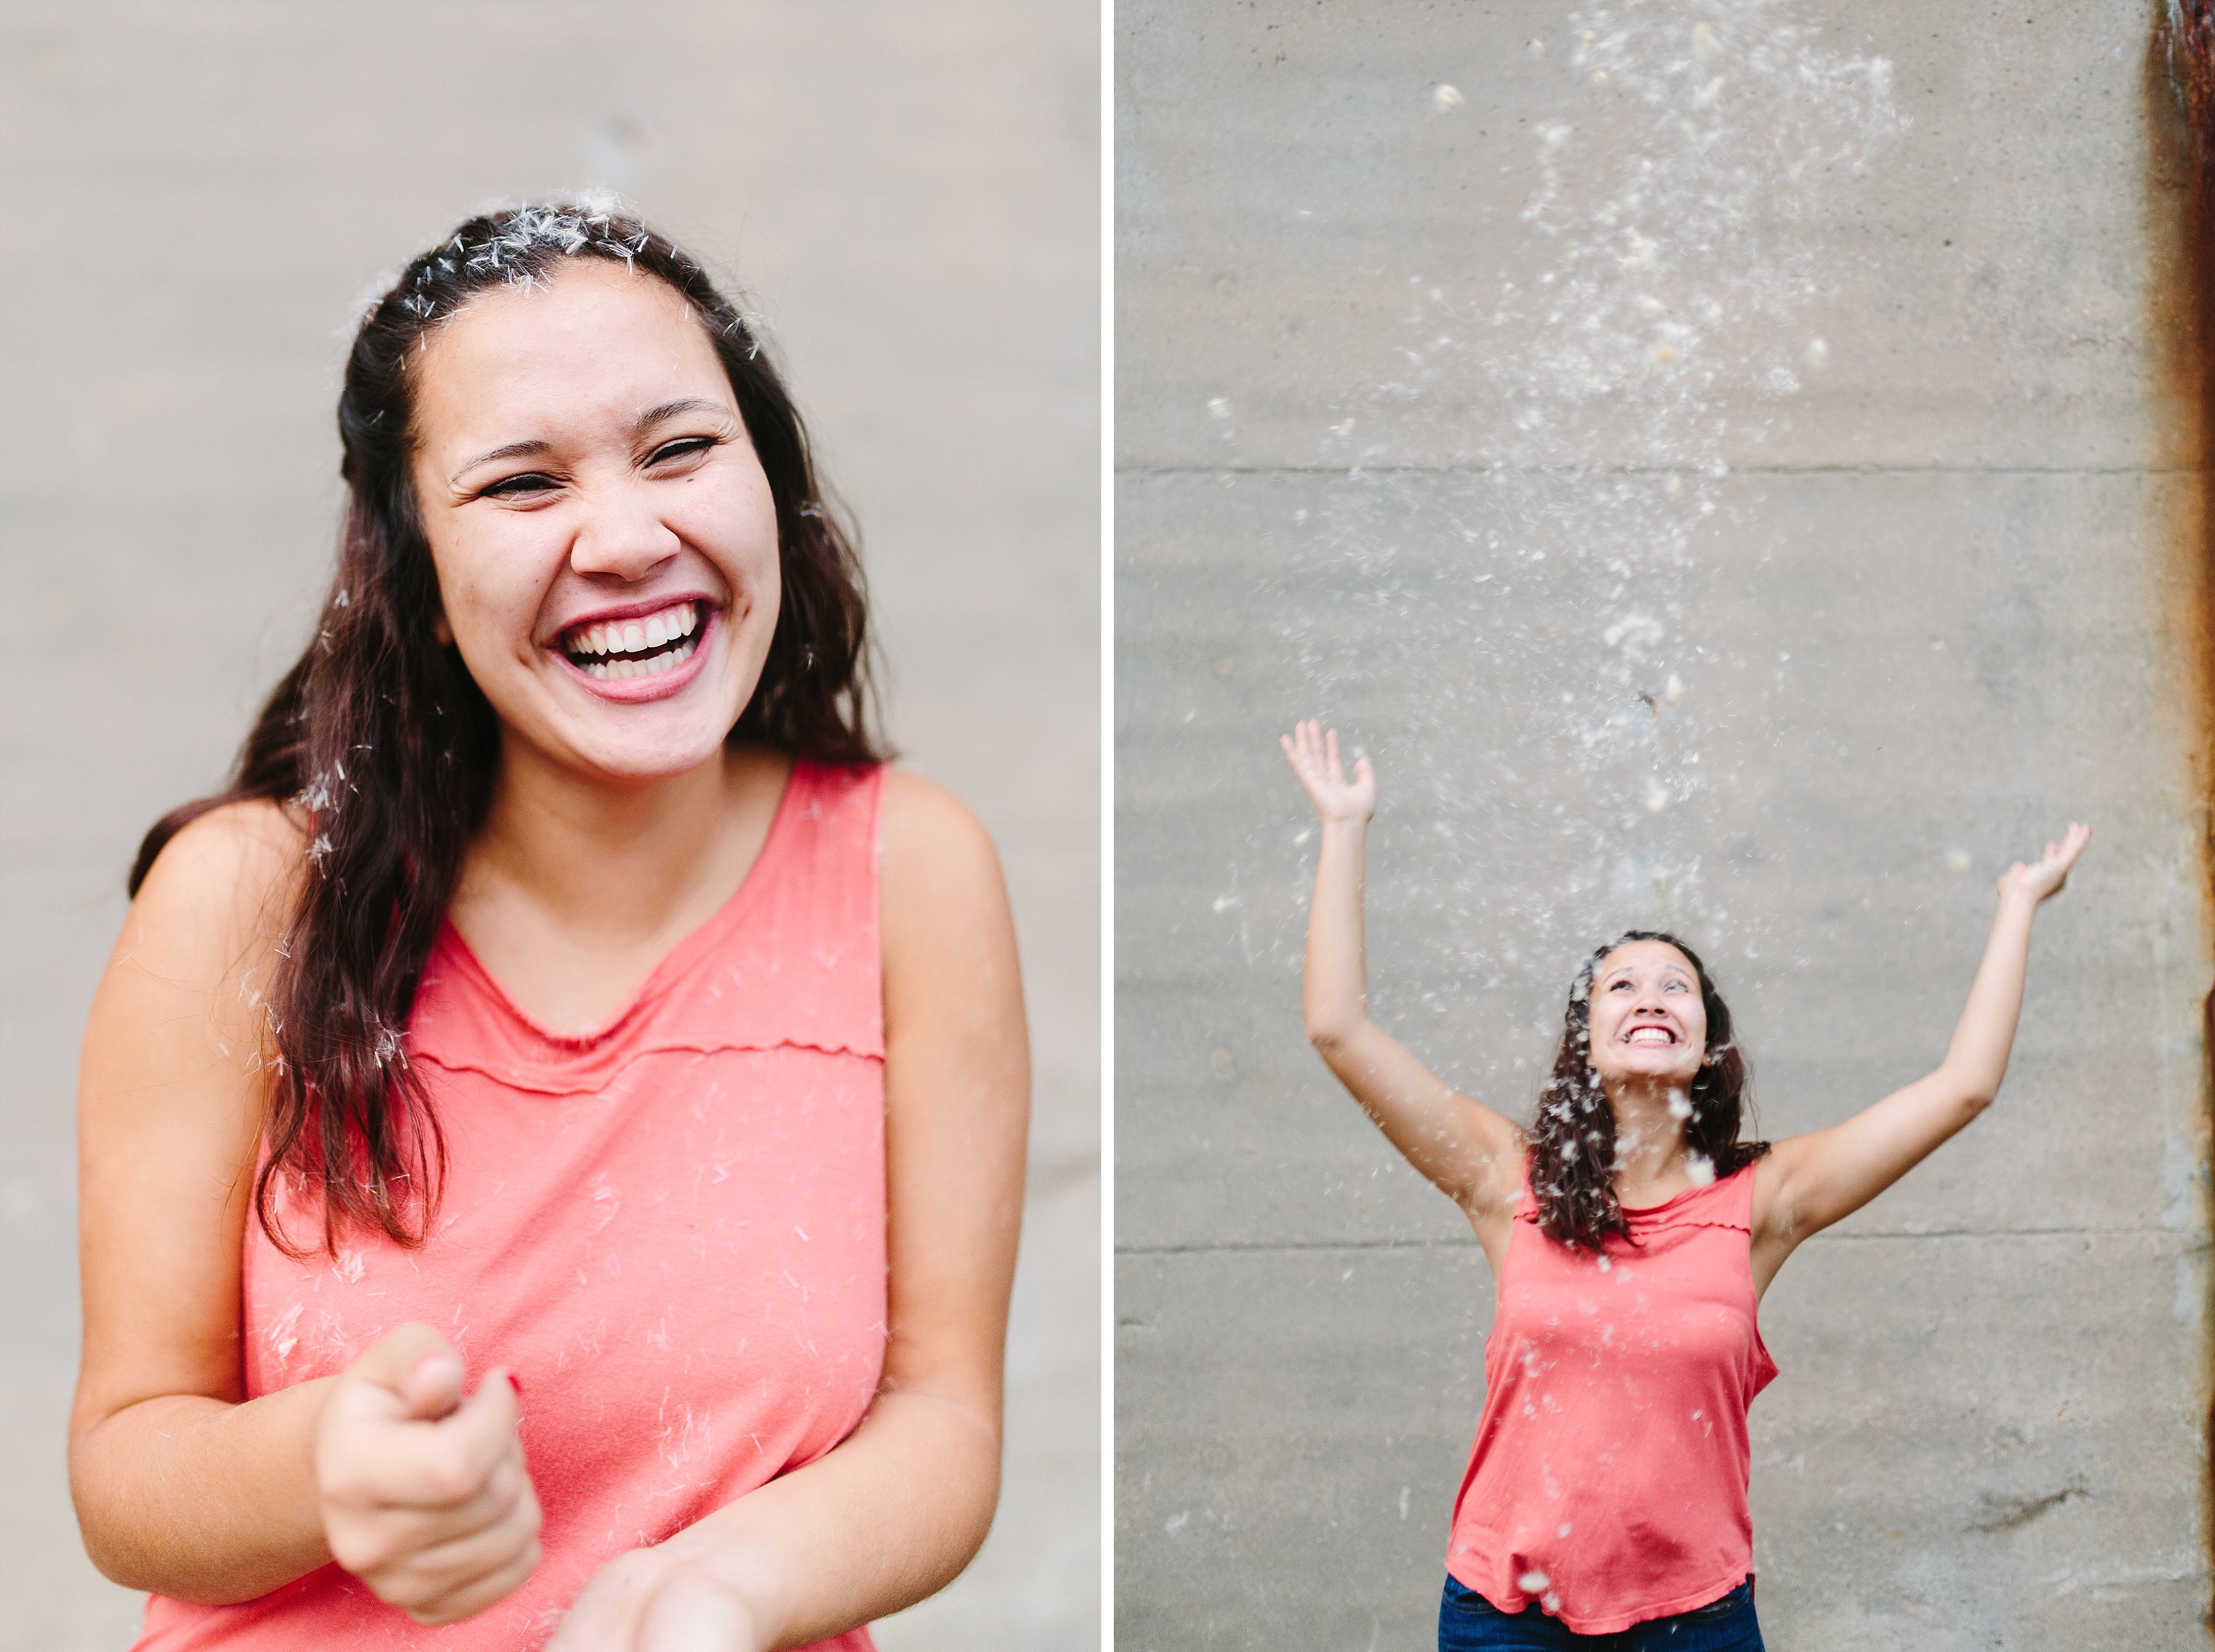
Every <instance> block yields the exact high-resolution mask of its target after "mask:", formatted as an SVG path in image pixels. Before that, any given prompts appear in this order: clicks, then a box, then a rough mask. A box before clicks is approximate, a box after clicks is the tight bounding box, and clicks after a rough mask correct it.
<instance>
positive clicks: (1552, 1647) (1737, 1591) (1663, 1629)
mask: <svg viewBox="0 0 2215 1652" xmlns="http://www.w3.org/2000/svg"><path fill="white" fill-rule="evenodd" d="M1580 1646H1581V1647H1586V1648H1590V1649H1592V1652H1763V1649H1762V1644H1761V1625H1760V1624H1758V1622H1756V1621H1755V1619H1754V1615H1753V1580H1752V1578H1750V1577H1749V1578H1748V1579H1746V1582H1743V1583H1740V1584H1739V1586H1738V1587H1737V1588H1734V1589H1733V1590H1732V1591H1731V1592H1730V1593H1729V1594H1726V1595H1725V1596H1723V1598H1722V1599H1721V1600H1715V1601H1710V1602H1709V1604H1708V1605H1706V1606H1695V1607H1694V1608H1693V1609H1692V1610H1691V1611H1690V1612H1678V1613H1677V1614H1676V1615H1675V1616H1674V1617H1672V1618H1649V1619H1648V1620H1647V1622H1645V1623H1642V1624H1632V1625H1631V1626H1630V1627H1629V1628H1628V1629H1626V1630H1623V1631H1618V1632H1617V1633H1616V1634H1613V1635H1574V1634H1572V1633H1570V1632H1569V1631H1568V1630H1566V1629H1564V1628H1562V1624H1561V1620H1560V1619H1558V1618H1549V1617H1548V1616H1546V1614H1545V1613H1544V1612H1543V1611H1541V1610H1540V1609H1539V1608H1538V1606H1537V1605H1536V1604H1533V1605H1531V1606H1525V1607H1524V1608H1523V1610H1522V1611H1520V1612H1502V1611H1500V1608H1499V1607H1498V1606H1494V1605H1493V1604H1492V1602H1491V1601H1489V1600H1486V1599H1485V1598H1484V1597H1483V1596H1482V1595H1481V1594H1478V1593H1477V1592H1476V1590H1475V1589H1469V1588H1463V1587H1462V1586H1461V1584H1460V1583H1458V1582H1456V1581H1455V1580H1454V1579H1452V1578H1451V1577H1449V1578H1447V1579H1446V1592H1445V1599H1444V1600H1441V1601H1440V1602H1439V1652H1495V1649H1497V1652H1575V1649H1576V1648H1578V1647H1580Z"/></svg>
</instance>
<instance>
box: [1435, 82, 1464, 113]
mask: <svg viewBox="0 0 2215 1652" xmlns="http://www.w3.org/2000/svg"><path fill="white" fill-rule="evenodd" d="M1460 104H1461V89H1460V88H1459V87H1457V86H1449V85H1447V84H1446V83H1445V82H1444V81H1440V82H1439V83H1438V84H1437V85H1436V86H1433V88H1431V107H1432V108H1433V109H1435V110H1437V111H1438V112H1439V113H1440V114H1444V113H1445V112H1446V111H1447V110H1449V109H1452V108H1457V107H1460Z"/></svg>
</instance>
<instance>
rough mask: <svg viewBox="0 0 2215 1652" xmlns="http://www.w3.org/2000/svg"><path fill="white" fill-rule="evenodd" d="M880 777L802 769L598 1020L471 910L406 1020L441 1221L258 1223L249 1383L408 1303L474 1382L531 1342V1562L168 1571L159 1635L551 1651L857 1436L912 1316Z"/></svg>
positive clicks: (151, 1639)
mask: <svg viewBox="0 0 2215 1652" xmlns="http://www.w3.org/2000/svg"><path fill="white" fill-rule="evenodd" d="M882 780H883V771H882V770H881V769H880V768H823V767H820V766H818V765H815V764H813V763H809V762H800V763H798V764H796V765H795V768H794V769H793V772H792V778H791V780H790V781H789V782H788V785H787V786H786V788H785V792H784V796H783V798H782V799H781V800H780V802H779V803H778V805H777V809H776V816H775V818H774V820H773V822H772V823H771V825H770V832H769V835H768V837H767V839H766V841H764V844H763V846H762V849H761V853H760V854H759V856H758V859H757V860H756V862H755V865H754V866H753V867H752V870H751V871H750V872H748V874H747V876H746V878H745V882H744V883H743V884H741V885H740V886H739V890H738V892H737V893H736V894H734V895H733V896H732V897H731V899H730V901H729V902H728V903H727V904H726V905H725V906H724V907H723V909H721V911H720V912H719V913H717V914H716V915H715V917H714V918H712V919H710V920H709V921H708V923H707V924H705V925H704V926H703V927H701V928H700V929H698V930H696V931H695V932H694V933H692V934H691V935H690V936H688V937H686V939H684V940H683V941H682V942H680V943H679V944H678V945H677V947H676V948H675V950H674V951H672V952H671V953H670V954H669V956H668V957H667V958H665V959H664V960H663V961H662V963H661V964H660V966H659V967H657V968H656V969H655V970H654V971H653V974H652V976H649V977H648V978H647V982H646V984H645V985H644V986H643V987H641V988H640V989H639V992H638V994H637V995H636V997H635V998H634V999H633V1000H632V1001H631V1002H630V1004H629V1006H626V1007H625V1008H624V1009H623V1011H622V1012H621V1013H619V1014H618V1015H617V1017H616V1019H614V1020H612V1021H611V1022H610V1023H609V1024H608V1025H606V1026H604V1027H603V1028H601V1029H600V1030H599V1031H597V1032H593V1033H591V1034H588V1035H586V1036H584V1037H568V1036H565V1035H561V1034H557V1033H554V1032H550V1031H547V1030H546V1029H545V1028H543V1027H542V1026H540V1025H537V1023H535V1022H534V1021H533V1020H532V1019H531V1017H530V1016H528V1015H527V1014H525V1013H524V1012H523V1011H522V1010H521V1009H519V1008H518V1007H517V1006H516V1005H515V1004H514V1003H513V1002H512V1000H510V999H509V998H508V997H507V995H506V993H504V992H503V991H502V990H501V989H500V985H499V983H498V982H494V980H493V979H492V977H491V976H489V975H488V974H487V973H486V972H485V970H484V969H483V967H482V965H481V964H479V963H478V962H477V960H476V958H475V957H474V956H473V955H472V954H471V953H470V951H469V948H468V946H467V945H464V944H463V941H462V939H461V937H460V936H459V935H458V934H457V933H455V931H454V930H453V928H452V927H451V925H450V926H448V927H446V928H445V931H444V932H443V933H441V935H440V937H439V940H438V941H437V943H436V945H434V947H433V951H432V954H431V958H430V960H429V963H428V964H427V966H426V969H425V970H424V974H423V978H422V984H421V986H420V988H418V990H417V993H416V997H415V1005H414V1011H413V1013H412V1014H411V1016H410V1019H409V1022H408V1050H409V1054H410V1057H411V1059H412V1060H413V1062H414V1064H415V1068H416V1070H417V1072H418V1073H419V1074H420V1076H421V1078H422V1079H423V1081H424V1083H425V1085H426V1087H427V1089H428V1091H429V1092H430V1096H431V1100H432V1104H433V1107H434V1108H436V1110H437V1112H438V1117H439V1123H440V1124H441V1125H442V1127H443V1128H444V1129H445V1137H446V1147H447V1153H448V1170H447V1175H446V1181H445V1190H444V1193H443V1196H442V1198H441V1201H440V1204H439V1215H438V1220H437V1223H436V1226H435V1228H434V1230H433V1233H432V1236H431V1238H430V1239H429V1241H428V1242H427V1243H426V1244H425V1245H423V1246H422V1248H421V1249H420V1250H414V1251H409V1250H405V1249H402V1247H400V1246H398V1245H394V1244H392V1243H391V1242H390V1240H388V1239H384V1238H383V1235H381V1234H366V1235H365V1234H353V1235H349V1236H348V1237H347V1239H345V1240H344V1241H343V1242H342V1248H341V1250H340V1251H339V1253H338V1255H337V1256H336V1257H330V1256H327V1255H316V1256H310V1257H307V1258H306V1259H304V1260H301V1261H295V1260H293V1259H292V1258H291V1257H286V1256H285V1254H284V1253H283V1252H282V1251H279V1250H278V1249H277V1248H276V1247H275V1246H274V1245H272V1244H271V1243H270V1242H269V1240H268V1239H267V1237H266V1236H265V1235H264V1234H263V1233H262V1232H261V1227H260V1226H259V1224H258V1223H255V1222H254V1221H251V1220H249V1221H248V1225H247V1234H246V1252H245V1274H244V1282H243V1293H242V1294H243V1298H244V1302H243V1308H244V1322H243V1332H244V1337H245V1368H246V1392H247V1394H248V1397H249V1398H251V1397H253V1396H255V1395H257V1394H264V1393H267V1392H271V1391H273V1390H274V1389H279V1388H282V1387H285V1386H287V1385H289V1384H291V1383H296V1382H302V1381H305V1380H309V1379H310V1378H314V1377H320V1376H325V1375H328V1374H333V1373H335V1372H338V1371H341V1370H343V1369H344V1368H345V1367H346V1366H347V1364H348V1363H349V1362H351V1361H353V1359H354V1358H355V1357H356V1356H357V1355H359V1354H360V1352H361V1351H362V1350H363V1349H365V1348H366V1347H368V1346H369V1344H370V1343H372V1342H374V1341H376V1340H377V1337H380V1336H382V1335H383V1334H384V1333H385V1332H386V1331H390V1330H393V1329H394V1328H395V1327H396V1326H399V1325H404V1324H407V1323H408V1322H409V1321H413V1320H420V1321H423V1322H425V1323H426V1324H429V1325H433V1326H435V1327H437V1329H438V1330H439V1331H441V1332H442V1333H443V1334H444V1335H445V1337H446V1338H447V1339H448V1340H449V1341H450V1342H451V1343H453V1344H454V1346H455V1347H456V1348H457V1349H459V1350H460V1351H461V1354H462V1355H463V1359H464V1360H466V1361H468V1364H469V1371H470V1374H471V1375H470V1380H471V1384H472V1386H474V1384H475V1382H476V1380H477V1379H478V1378H479V1377H480V1376H481V1375H482V1373H483V1372H484V1371H486V1370H487V1369H488V1368H489V1367H492V1366H494V1365H498V1364H506V1365H508V1366H510V1367H512V1368H513V1369H514V1371H515V1373H516V1374H517V1376H518V1378H519V1379H520V1380H521V1383H522V1390H523V1421H522V1425H521V1438H522V1442H523V1451H524V1457H525V1461H526V1463H527V1464H528V1465H529V1467H530V1471H531V1478H532V1481H533V1483H534V1484H535V1485H536V1486H537V1491H538V1496H539V1500H540V1502H541V1504H542V1506H543V1511H544V1516H545V1524H544V1528H543V1534H542V1537H541V1543H542V1546H543V1551H544V1558H543V1560H542V1561H541V1562H540V1563H539V1566H538V1569H537V1571H536V1572H535V1573H534V1574H533V1575H532V1576H531V1579H530V1581H529V1582H526V1583H525V1584H524V1586H523V1587H522V1588H520V1589H518V1591H517V1592H516V1593H515V1594H512V1595H510V1596H509V1597H508V1598H507V1599H506V1600H502V1601H500V1602H499V1603H498V1604H497V1605H495V1606H491V1607H489V1608H488V1609H487V1610H486V1611H484V1612H480V1613H479V1614H478V1615H476V1617H474V1618H469V1619H467V1620H465V1621H463V1622H462V1623H459V1624H448V1625H445V1626H444V1627H441V1628H435V1629H433V1628H425V1627H422V1626H420V1625H419V1624H416V1623H414V1621H413V1620H412V1619H410V1618H408V1617H407V1616H406V1615H405V1614H404V1613H402V1612H399V1611H397V1610H396V1609H394V1608H392V1607H390V1606H385V1605H384V1604H383V1603H382V1602H381V1601H379V1600H377V1598H376V1597H375V1596H374V1595H373V1594H371V1593H370V1591H369V1589H368V1588H366V1587H365V1585H364V1584H362V1583H361V1582H359V1580H357V1579H355V1578H354V1577H353V1576H349V1575H348V1574H347V1573H346V1572H344V1571H342V1570H341V1569H339V1568H338V1567H337V1566H335V1565H328V1566H325V1567H323V1568H322V1569H321V1570H319V1571H316V1572H312V1573H310V1574H309V1575H308V1576H305V1577H303V1578H300V1579H298V1580H296V1581H295V1582H291V1583H290V1584H287V1585H286V1586H285V1588H280V1589H278V1590H276V1591H275V1592H274V1593H273V1594H267V1595H264V1596H262V1597H261V1599H259V1600H251V1601H247V1602H245V1603H243V1604H241V1605H236V1606H194V1605H190V1604H187V1603H186V1602H182V1601H178V1600H169V1599H167V1598H164V1597H163V1596H160V1595H156V1596H155V1597H154V1598H153V1599H152V1600H150V1601H149V1602H148V1605H147V1611H146V1624H145V1630H144V1634H143V1635H142V1637H140V1639H139V1640H138V1643H137V1647H136V1649H135V1652H182V1649H187V1648H204V1647H205V1648H221V1649H224V1652H261V1649H267V1652H280V1649H281V1652H299V1649H301V1648H304V1647H328V1648H335V1649H347V1652H352V1649H358V1648H377V1649H384V1648H407V1649H418V1648H420V1649H435V1652H517V1649H524V1648H533V1647H537V1646H539V1645H541V1644H542V1643H543V1642H544V1640H545V1639H546V1637H548V1636H549V1635H550V1634H551V1633H552V1631H553V1630H554V1628H555V1625H556V1624H558V1623H559V1621H560V1618H561V1612H562V1611H563V1609H564V1608H565V1607H566V1606H568V1603H569V1600H571V1598H572V1597H573V1596H574V1594H576V1592H577V1591H578V1590H579V1589H580V1588H582V1587H583V1585H584V1584H585V1583H586V1581H587V1580H589V1579H590V1577H591V1576H592V1573H593V1571H594V1570H595V1569H597V1568H598V1566H599V1565H600V1564H601V1563H603V1562H604V1561H607V1560H609V1559H611V1558H612V1557H615V1556H616V1555H618V1554H620V1553H622V1552H623V1551H625V1550H628V1549H632V1548H636V1547H638V1546H640V1545H646V1544H651V1543H655V1542H659V1541H660V1540H661V1539H666V1538H667V1537H669V1536H671V1535H672V1533H676V1532H677V1531H678V1530H680V1529H681V1528H683V1527H686V1526H689V1525H690V1524H691V1523H692V1522H694V1521H695V1520H699V1519H700V1518H701V1517H702V1516H703V1515H705V1514H710V1513H712V1512H713V1511H714V1510H715V1509H716V1508H721V1507H722V1506H723V1505H725V1504H727V1503H728V1502H731V1501H733V1499H734V1498H738V1497H741V1496H745V1494H746V1493H747V1492H749V1491H752V1490H755V1489H756V1488H757V1487H759V1486H761V1485H763V1484H765V1483H766V1482H768V1481H770V1480H772V1479H774V1478H776V1477H777V1476H778V1475H780V1474H782V1473H784V1472H788V1470H791V1469H795V1468H798V1467H800V1466H801V1465H803V1464H806V1463H808V1462H811V1461H813V1459H816V1458H819V1457H820V1456H822V1455H823V1453H825V1452H827V1451H829V1450H830V1449H831V1447H833V1446H835V1445H837V1444H838V1442H839V1441H842V1440H844V1438H845V1437H846V1436H847V1435H849V1434H850V1433H851V1432H852V1431H853V1429H855V1427H856V1425H857V1424H858V1423H860V1422H861V1420H862V1413H863V1412H864V1411H865V1410H868V1405H869V1402H870V1399H871V1398H872V1396H873V1395H874V1393H875V1392H876V1387H877V1380H878V1377H879V1375H880V1372H881V1369H882V1367H883V1361H884V1349H885V1334H886V1332H885V1315H886V1279H885V1275H886V1252H885V1160H884V1014H883V1000H882V994H881V991H880V967H879V956H878V927H877V811H878V801H879V798H880V792H881V791H882ZM286 1215H288V1217H289V1218H290V1221H289V1224H288V1227H289V1231H290V1232H291V1233H293V1234H295V1235H298V1236H300V1237H301V1238H303V1239H305V1238H306V1237H307V1236H308V1235H310V1234H316V1233H320V1232H321V1231H322V1229H321V1221H320V1216H319V1215H318V1214H317V1208H316V1207H315V1206H313V1205H303V1206H300V1207H298V1208H293V1209H288V1210H287V1212H286ZM822 1644H823V1645H825V1646H826V1647H835V1648H837V1649H839V1652H872V1646H873V1643H872V1642H871V1640H870V1638H869V1635H868V1631H867V1630H865V1629H856V1630H854V1631H850V1632H848V1633H847V1634H845V1635H843V1636H840V1637H838V1638H837V1639H836V1640H834V1641H830V1642H825V1643H822Z"/></svg>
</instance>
